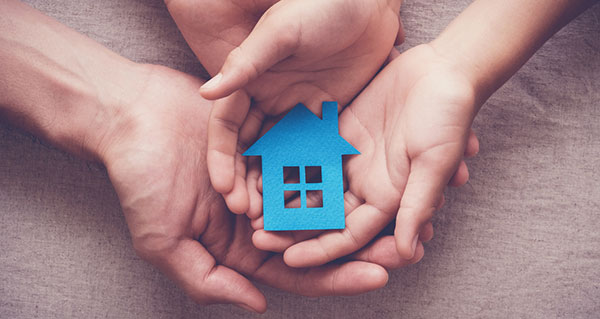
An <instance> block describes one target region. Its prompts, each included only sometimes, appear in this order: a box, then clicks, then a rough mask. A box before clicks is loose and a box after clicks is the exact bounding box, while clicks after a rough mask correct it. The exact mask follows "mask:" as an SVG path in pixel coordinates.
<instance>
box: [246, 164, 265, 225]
mask: <svg viewBox="0 0 600 319" xmlns="http://www.w3.org/2000/svg"><path fill="white" fill-rule="evenodd" d="M260 174H261V161H260V159H259V158H256V157H255V158H250V159H249V160H248V175H247V176H246V186H247V188H248V196H249V200H250V206H249V207H248V212H247V215H248V218H250V219H257V218H259V217H260V216H261V215H262V209H263V206H262V194H261V193H260V192H259V190H258V180H259V178H260Z"/></svg>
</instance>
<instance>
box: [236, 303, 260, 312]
mask: <svg viewBox="0 0 600 319" xmlns="http://www.w3.org/2000/svg"><path fill="white" fill-rule="evenodd" d="M235 305H236V306H237V307H240V308H242V309H244V310H248V311H250V312H254V313H256V312H257V311H256V310H254V309H252V308H250V306H248V305H245V304H243V303H236V304H235Z"/></svg>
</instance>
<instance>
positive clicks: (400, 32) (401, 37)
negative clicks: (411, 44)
mask: <svg viewBox="0 0 600 319" xmlns="http://www.w3.org/2000/svg"><path fill="white" fill-rule="evenodd" d="M404 39H405V34H404V24H403V23H402V19H401V18H400V16H398V33H397V34H396V41H394V45H401V44H402V43H404Z"/></svg>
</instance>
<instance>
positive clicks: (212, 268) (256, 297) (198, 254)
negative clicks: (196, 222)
mask: <svg viewBox="0 0 600 319" xmlns="http://www.w3.org/2000/svg"><path fill="white" fill-rule="evenodd" d="M138 251H139V250H138ZM152 254H153V253H152V248H149V249H148V250H144V249H142V251H141V253H140V255H141V256H142V257H144V258H145V259H147V260H149V261H151V262H152V263H154V264H156V265H157V266H158V267H159V268H160V269H161V270H162V271H163V272H165V273H166V274H167V275H168V276H169V277H170V278H172V279H173V281H175V282H176V283H177V284H178V285H179V286H180V287H181V288H182V289H183V290H184V291H185V292H186V293H187V294H188V295H189V296H190V297H191V298H192V299H194V300H195V301H196V302H198V303H200V304H213V303H231V304H236V305H239V306H241V307H243V308H246V309H250V310H253V311H256V312H260V313H262V312H265V311H266V307H267V303H266V300H265V297H264V296H263V294H262V293H261V292H260V291H259V290H258V289H257V288H256V287H254V285H252V283H251V282H250V281H249V280H248V279H246V278H245V277H244V276H242V275H240V274H239V273H237V272H236V271H234V270H232V269H230V268H228V267H225V266H222V265H217V264H216V263H215V259H214V258H213V256H212V255H211V254H210V253H209V252H208V251H206V249H205V248H204V247H203V246H202V245H201V244H200V243H199V242H197V241H195V240H192V239H184V240H182V241H180V242H179V243H178V244H177V246H176V247H175V248H174V250H173V251H171V252H169V253H168V254H166V256H161V257H156V256H152Z"/></svg>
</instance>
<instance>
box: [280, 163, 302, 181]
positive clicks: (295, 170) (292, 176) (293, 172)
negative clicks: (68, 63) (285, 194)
mask: <svg viewBox="0 0 600 319" xmlns="http://www.w3.org/2000/svg"><path fill="white" fill-rule="evenodd" d="M283 183H284V184H298V183H300V167H299V166H284V167H283Z"/></svg>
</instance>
